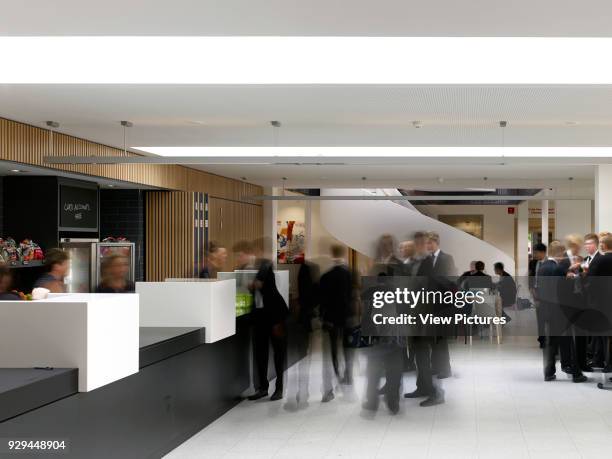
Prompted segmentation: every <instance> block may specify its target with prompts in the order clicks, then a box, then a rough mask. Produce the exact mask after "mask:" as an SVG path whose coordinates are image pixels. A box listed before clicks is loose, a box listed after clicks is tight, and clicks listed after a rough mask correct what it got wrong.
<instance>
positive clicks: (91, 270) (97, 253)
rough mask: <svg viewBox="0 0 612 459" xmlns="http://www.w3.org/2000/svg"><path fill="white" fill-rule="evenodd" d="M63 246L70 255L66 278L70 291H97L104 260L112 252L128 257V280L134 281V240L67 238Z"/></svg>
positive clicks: (67, 287)
mask: <svg viewBox="0 0 612 459" xmlns="http://www.w3.org/2000/svg"><path fill="white" fill-rule="evenodd" d="M61 248H62V249H63V250H65V251H66V252H68V254H69V255H70V269H69V271H68V275H67V276H66V278H65V281H64V282H65V284H66V290H67V291H68V292H70V293H87V292H95V291H96V287H97V286H98V285H99V284H100V280H101V279H100V266H101V264H102V260H104V258H105V257H108V256H109V255H111V254H116V253H118V254H121V255H123V256H125V257H127V259H128V263H129V267H130V270H129V273H128V280H130V281H131V282H134V264H135V250H134V243H133V242H98V240H97V239H75V238H71V239H65V240H62V242H61Z"/></svg>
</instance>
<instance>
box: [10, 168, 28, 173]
mask: <svg viewBox="0 0 612 459" xmlns="http://www.w3.org/2000/svg"><path fill="white" fill-rule="evenodd" d="M11 172H15V173H16V174H19V173H22V174H23V173H25V172H26V171H22V170H21V169H11Z"/></svg>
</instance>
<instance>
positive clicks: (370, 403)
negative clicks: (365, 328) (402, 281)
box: [362, 271, 406, 414]
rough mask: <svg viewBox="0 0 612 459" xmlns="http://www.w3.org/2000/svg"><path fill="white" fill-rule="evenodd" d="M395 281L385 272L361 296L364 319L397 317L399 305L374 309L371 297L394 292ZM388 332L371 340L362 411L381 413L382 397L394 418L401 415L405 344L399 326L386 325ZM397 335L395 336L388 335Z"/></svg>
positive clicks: (379, 333) (379, 274)
mask: <svg viewBox="0 0 612 459" xmlns="http://www.w3.org/2000/svg"><path fill="white" fill-rule="evenodd" d="M392 286H393V278H392V277H391V276H388V275H387V274H386V273H385V272H384V271H382V272H380V273H378V275H377V276H376V285H373V286H371V287H370V288H368V289H366V290H365V291H364V292H363V293H362V299H363V304H364V316H365V317H372V314H374V312H376V313H380V314H383V315H388V316H391V317H394V316H397V314H398V313H400V312H401V311H400V310H399V309H398V308H397V305H390V304H388V305H387V306H386V307H385V308H382V309H374V308H373V306H372V301H371V299H372V297H373V292H374V291H386V290H391V289H393V287H392ZM384 327H385V328H386V330H385V331H384V332H383V333H381V331H382V330H380V329H379V330H378V331H377V332H376V336H373V337H372V346H370V347H369V348H368V349H367V352H366V355H367V363H366V375H367V381H366V390H365V400H364V402H363V404H362V408H363V409H364V410H365V412H370V413H371V412H374V411H376V410H377V409H378V405H379V395H381V394H382V395H383V398H384V400H385V404H386V405H387V408H388V409H389V411H390V412H391V414H397V413H398V412H399V408H400V406H399V400H400V389H401V382H402V362H403V356H404V355H405V353H406V347H405V344H404V343H402V341H401V340H400V338H401V337H400V333H399V332H398V326H396V325H385V326H384ZM390 331H395V333H389V332H390ZM383 377H384V379H385V384H384V385H383V387H382V388H380V389H379V385H380V381H381V379H382V378H383Z"/></svg>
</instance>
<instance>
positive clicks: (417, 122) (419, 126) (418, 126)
mask: <svg viewBox="0 0 612 459" xmlns="http://www.w3.org/2000/svg"><path fill="white" fill-rule="evenodd" d="M412 125H413V126H414V127H415V128H416V129H420V128H422V127H423V122H422V121H413V122H412Z"/></svg>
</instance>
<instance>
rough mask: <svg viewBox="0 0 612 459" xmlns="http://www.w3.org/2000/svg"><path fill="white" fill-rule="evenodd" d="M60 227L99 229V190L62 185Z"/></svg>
mask: <svg viewBox="0 0 612 459" xmlns="http://www.w3.org/2000/svg"><path fill="white" fill-rule="evenodd" d="M59 212H60V227H61V228H63V229H75V230H79V229H80V230H90V231H91V230H97V229H98V190H97V189H96V188H80V187H75V186H68V185H60V209H59Z"/></svg>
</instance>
